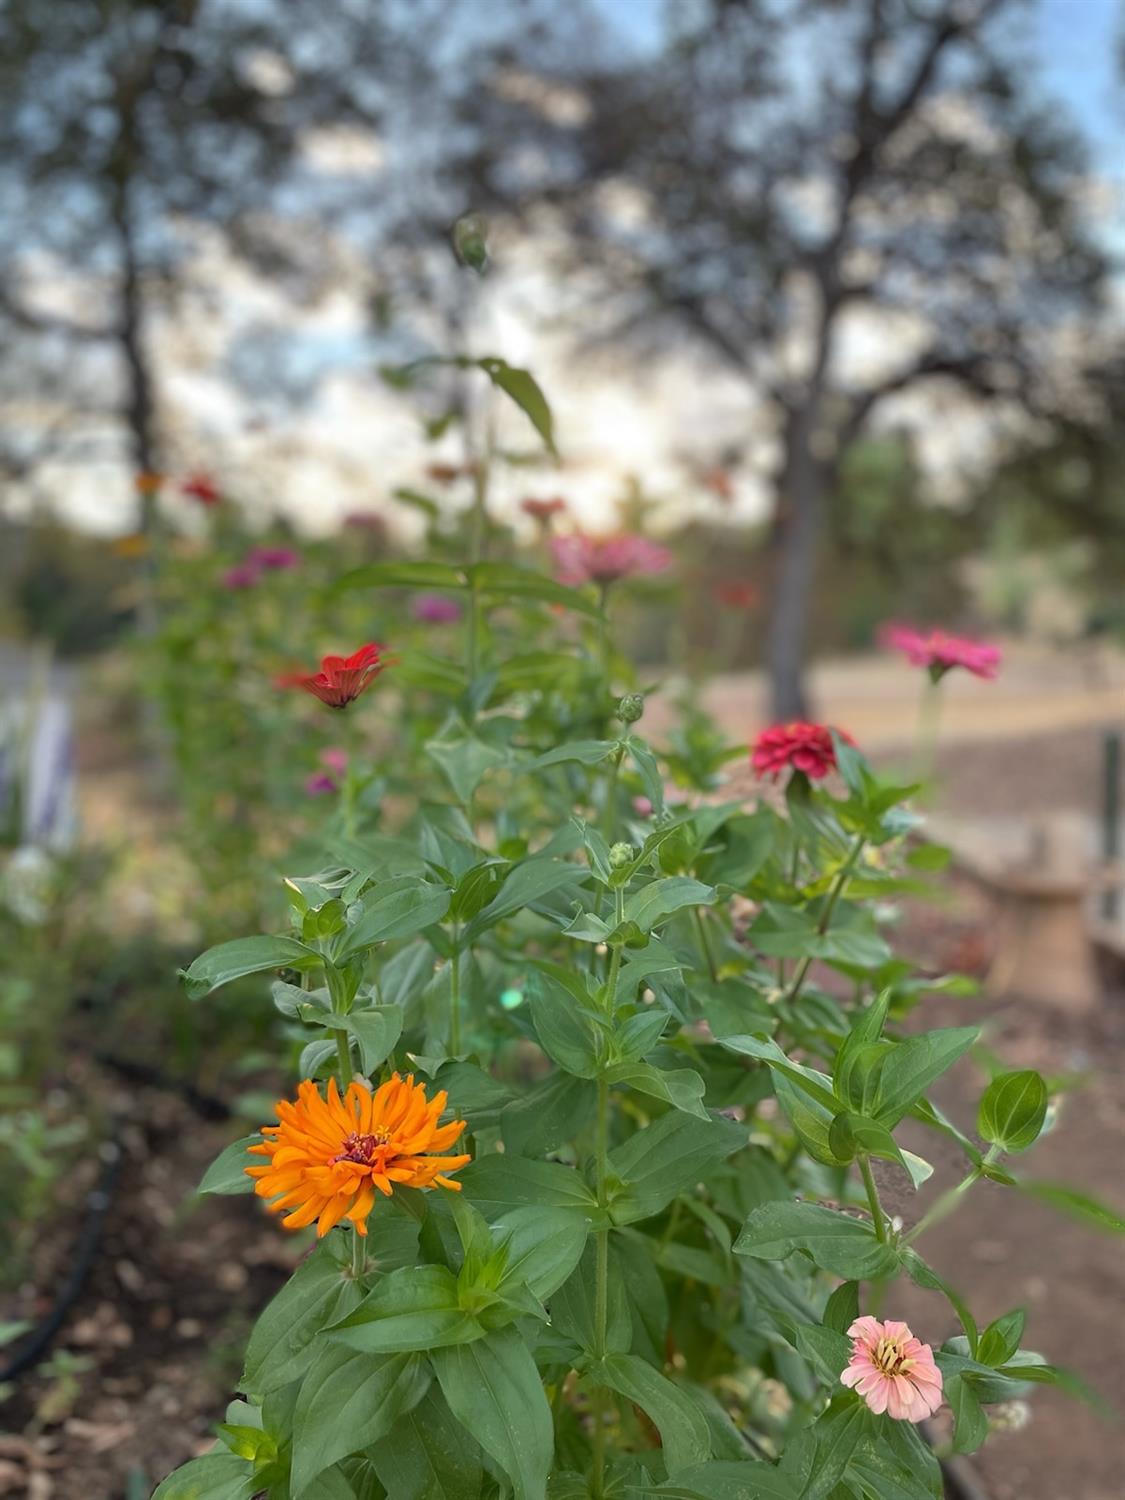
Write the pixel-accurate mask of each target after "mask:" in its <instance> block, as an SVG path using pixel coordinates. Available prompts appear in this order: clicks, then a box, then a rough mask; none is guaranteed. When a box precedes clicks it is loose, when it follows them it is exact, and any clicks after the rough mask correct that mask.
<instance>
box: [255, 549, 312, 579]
mask: <svg viewBox="0 0 1125 1500" xmlns="http://www.w3.org/2000/svg"><path fill="white" fill-rule="evenodd" d="M246 561H247V563H249V564H250V566H251V567H255V568H268V569H272V570H274V571H276V572H281V573H284V572H286V571H287V570H288V569H289V568H296V567H299V566H300V563H301V554H300V553H299V552H295V551H294V549H293V548H292V547H252V548H251V549H250V551H249V552H248V553H247V556H246Z"/></svg>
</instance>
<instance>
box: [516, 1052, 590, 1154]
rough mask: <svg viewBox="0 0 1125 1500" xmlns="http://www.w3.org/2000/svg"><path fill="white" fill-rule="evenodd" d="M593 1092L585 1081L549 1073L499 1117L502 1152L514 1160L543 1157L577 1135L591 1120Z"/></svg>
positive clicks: (556, 1072) (560, 1071) (563, 1074)
mask: <svg viewBox="0 0 1125 1500" xmlns="http://www.w3.org/2000/svg"><path fill="white" fill-rule="evenodd" d="M596 1104H597V1090H596V1089H595V1087H594V1085H593V1083H592V1082H591V1081H590V1080H589V1079H586V1078H575V1077H573V1076H572V1075H571V1074H570V1073H565V1072H563V1070H562V1069H561V1068H557V1069H555V1070H554V1071H553V1072H551V1073H549V1074H548V1075H547V1077H546V1078H544V1079H542V1080H541V1081H540V1082H539V1083H537V1084H535V1085H534V1086H533V1087H532V1088H530V1089H528V1091H527V1092H526V1093H524V1094H521V1095H520V1096H519V1097H518V1098H517V1099H513V1100H512V1102H511V1103H510V1104H507V1105H505V1106H504V1109H503V1110H502V1111H501V1113H500V1136H501V1139H502V1140H503V1142H504V1150H505V1151H511V1152H514V1153H515V1154H516V1155H517V1156H543V1155H545V1154H546V1153H547V1152H549V1151H557V1150H558V1149H559V1147H560V1146H561V1145H563V1143H564V1142H565V1141H569V1140H572V1139H573V1138H574V1137H575V1136H576V1135H580V1134H581V1132H582V1131H583V1130H584V1129H585V1127H586V1126H587V1125H588V1124H589V1122H590V1121H591V1120H592V1119H593V1116H594V1109H595V1106H596Z"/></svg>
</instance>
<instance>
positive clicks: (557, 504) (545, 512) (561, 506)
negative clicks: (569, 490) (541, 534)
mask: <svg viewBox="0 0 1125 1500" xmlns="http://www.w3.org/2000/svg"><path fill="white" fill-rule="evenodd" d="M566 508H567V505H566V501H565V500H564V499H563V497H562V496H561V495H552V496H551V497H550V499H548V500H536V499H535V498H534V497H533V496H531V495H529V496H528V497H527V499H526V500H521V501H520V510H522V511H523V513H524V515H525V516H530V517H531V518H532V520H533V521H541V522H542V523H543V524H544V525H546V523H547V522H548V521H549V520H550V519H551V517H552V516H558V515H561V514H562V512H563V511H564V510H566Z"/></svg>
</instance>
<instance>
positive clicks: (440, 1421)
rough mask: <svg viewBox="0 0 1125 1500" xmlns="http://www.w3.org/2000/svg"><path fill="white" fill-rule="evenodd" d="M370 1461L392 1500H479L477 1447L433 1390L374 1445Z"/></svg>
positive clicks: (434, 1388) (479, 1476)
mask: <svg viewBox="0 0 1125 1500" xmlns="http://www.w3.org/2000/svg"><path fill="white" fill-rule="evenodd" d="M370 1459H371V1463H372V1466H373V1467H374V1469H375V1472H376V1474H377V1475H378V1476H379V1479H380V1482H381V1483H382V1485H383V1488H384V1489H385V1490H386V1492H387V1494H388V1495H393V1496H394V1500H480V1488H481V1478H482V1473H483V1471H482V1468H481V1457H480V1448H479V1447H478V1445H477V1444H476V1442H474V1440H473V1438H472V1437H471V1435H470V1434H469V1433H468V1432H466V1430H465V1428H464V1427H462V1425H461V1423H460V1422H458V1420H457V1419H456V1417H455V1416H454V1415H453V1413H452V1412H451V1411H450V1410H449V1405H448V1403H447V1402H446V1400H445V1397H444V1396H443V1395H442V1394H441V1391H440V1390H439V1389H438V1387H437V1386H431V1387H430V1389H429V1390H428V1391H427V1392H426V1395H425V1396H424V1397H423V1399H422V1401H421V1403H420V1404H419V1405H418V1406H416V1407H415V1408H414V1409H413V1411H409V1412H406V1413H404V1414H403V1416H401V1417H400V1418H399V1419H398V1421H397V1422H396V1423H395V1428H394V1432H393V1433H392V1434H391V1435H390V1436H389V1437H385V1438H382V1439H381V1440H380V1441H379V1442H377V1443H376V1444H374V1446H373V1447H372V1448H371V1450H370Z"/></svg>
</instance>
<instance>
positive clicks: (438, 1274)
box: [328, 1266, 483, 1354]
mask: <svg viewBox="0 0 1125 1500" xmlns="http://www.w3.org/2000/svg"><path fill="white" fill-rule="evenodd" d="M482 1332H483V1330H482V1328H481V1326H480V1324H479V1323H478V1322H477V1321H476V1319H475V1318H473V1317H472V1316H471V1314H469V1313H467V1312H464V1311H462V1309H461V1306H460V1304H459V1300H458V1289H457V1278H456V1277H455V1276H454V1275H453V1273H452V1272H451V1271H449V1270H447V1269H446V1267H445V1266H404V1267H403V1268H402V1269H401V1270H398V1271H392V1272H391V1273H390V1275H389V1276H384V1277H383V1278H382V1280H381V1281H379V1283H378V1284H377V1286H376V1287H375V1290H374V1291H373V1292H371V1293H369V1294H368V1296H367V1297H365V1298H364V1300H363V1301H362V1302H361V1303H360V1305H359V1306H358V1307H357V1308H356V1309H355V1310H354V1311H353V1312H350V1313H349V1314H348V1315H347V1316H346V1317H344V1318H341V1319H340V1320H339V1321H337V1322H336V1323H334V1324H333V1325H332V1327H331V1328H330V1329H329V1330H328V1338H329V1339H330V1340H331V1342H332V1343H334V1344H343V1345H346V1346H347V1348H349V1349H358V1350H359V1351H360V1352H361V1353H364V1354H402V1353H411V1352H413V1351H415V1350H427V1349H435V1348H439V1347H444V1346H445V1345H447V1344H462V1343H466V1342H468V1341H470V1340H472V1339H477V1338H480V1336H481V1334H482Z"/></svg>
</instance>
